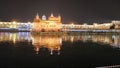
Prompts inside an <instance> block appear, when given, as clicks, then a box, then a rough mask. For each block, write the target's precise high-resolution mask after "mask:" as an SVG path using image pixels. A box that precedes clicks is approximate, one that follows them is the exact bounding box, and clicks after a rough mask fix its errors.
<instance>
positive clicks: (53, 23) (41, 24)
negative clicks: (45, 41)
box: [32, 14, 61, 32]
mask: <svg viewBox="0 0 120 68" xmlns="http://www.w3.org/2000/svg"><path fill="white" fill-rule="evenodd" d="M32 31H35V32H59V31H61V16H58V17H54V16H53V14H51V16H50V17H49V18H48V20H46V16H45V15H43V16H42V19H40V18H39V15H38V14H37V15H36V17H35V19H34V24H33V28H32Z"/></svg>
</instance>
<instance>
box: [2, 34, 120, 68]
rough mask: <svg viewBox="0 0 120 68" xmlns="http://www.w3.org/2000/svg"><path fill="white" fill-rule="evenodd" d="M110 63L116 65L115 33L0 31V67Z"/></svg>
mask: <svg viewBox="0 0 120 68" xmlns="http://www.w3.org/2000/svg"><path fill="white" fill-rule="evenodd" d="M111 65H120V35H119V34H117V35H116V34H86V33H85V34H75V35H74V34H71V35H70V34H69V35H67V34H63V35H49V34H48V35H47V34H45V35H39V34H31V33H30V32H17V33H10V32H0V68H3V67H6V68H28V67H33V68H83V67H87V68H89V67H101V66H111Z"/></svg>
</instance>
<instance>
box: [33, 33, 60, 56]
mask: <svg viewBox="0 0 120 68" xmlns="http://www.w3.org/2000/svg"><path fill="white" fill-rule="evenodd" d="M32 44H33V47H34V48H35V51H36V54H38V52H39V50H40V48H43V47H44V48H48V50H49V51H50V54H51V55H52V54H53V51H57V54H58V55H59V54H60V48H61V44H62V38H61V36H59V35H32Z"/></svg>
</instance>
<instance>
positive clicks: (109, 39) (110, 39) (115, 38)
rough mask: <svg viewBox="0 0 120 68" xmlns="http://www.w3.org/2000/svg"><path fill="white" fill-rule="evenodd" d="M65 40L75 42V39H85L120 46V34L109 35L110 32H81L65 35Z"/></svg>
mask: <svg viewBox="0 0 120 68" xmlns="http://www.w3.org/2000/svg"><path fill="white" fill-rule="evenodd" d="M62 40H63V41H69V42H75V41H83V42H89V41H90V42H95V43H100V44H109V45H111V46H113V47H117V48H120V36H119V35H109V34H104V35H102V34H100V35H97V34H91V35H88V34H87V35H86V34H81V35H63V36H62Z"/></svg>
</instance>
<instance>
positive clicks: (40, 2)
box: [0, 0, 120, 23]
mask: <svg viewBox="0 0 120 68" xmlns="http://www.w3.org/2000/svg"><path fill="white" fill-rule="evenodd" d="M37 12H38V13H39V15H40V16H42V15H43V14H45V15H46V16H50V14H51V13H53V14H54V15H55V16H57V15H58V14H60V15H61V16H62V22H63V23H68V22H77V23H82V22H86V23H87V22H109V21H111V20H120V0H0V20H1V21H11V20H13V19H16V20H18V21H23V22H27V21H33V18H34V16H35V15H36V13H37Z"/></svg>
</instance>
